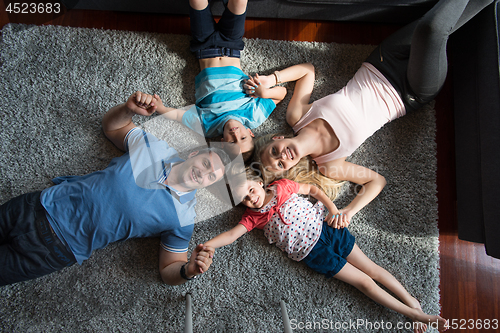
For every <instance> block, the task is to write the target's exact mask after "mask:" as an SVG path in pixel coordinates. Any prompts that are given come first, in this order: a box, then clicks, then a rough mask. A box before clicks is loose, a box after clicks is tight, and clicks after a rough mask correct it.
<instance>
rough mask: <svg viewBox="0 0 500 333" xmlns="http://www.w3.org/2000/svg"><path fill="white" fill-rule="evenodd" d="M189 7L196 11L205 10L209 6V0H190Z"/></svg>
mask: <svg viewBox="0 0 500 333" xmlns="http://www.w3.org/2000/svg"><path fill="white" fill-rule="evenodd" d="M189 6H190V7H191V8H193V9H196V10H203V9H205V8H207V6H208V0H189Z"/></svg>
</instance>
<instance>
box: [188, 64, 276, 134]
mask: <svg viewBox="0 0 500 333" xmlns="http://www.w3.org/2000/svg"><path fill="white" fill-rule="evenodd" d="M245 79H248V76H247V75H245V73H243V71H242V70H241V69H239V68H237V67H234V66H227V67H209V68H205V69H203V70H202V71H201V72H200V73H199V74H198V75H197V76H196V80H195V89H196V92H195V97H196V104H195V105H193V106H192V107H191V108H190V109H189V110H187V111H186V112H185V113H184V115H183V117H182V123H183V124H184V125H185V126H187V127H189V128H190V129H192V130H193V131H196V132H198V133H199V134H201V135H204V136H205V137H207V138H211V137H214V136H217V135H222V132H223V127H224V124H225V123H226V122H227V121H228V120H230V119H235V120H238V121H239V122H241V123H242V124H243V125H245V126H246V127H247V128H250V129H254V128H256V127H258V126H259V125H261V124H262V123H263V122H264V121H265V120H266V119H267V118H268V117H269V115H270V114H271V113H272V112H273V110H274V109H275V108H276V104H274V102H273V101H272V100H271V99H267V98H260V97H259V98H254V97H251V96H249V95H247V94H245V92H244V90H243V84H244V80H245ZM200 124H201V126H202V127H201V128H200ZM200 131H202V132H200Z"/></svg>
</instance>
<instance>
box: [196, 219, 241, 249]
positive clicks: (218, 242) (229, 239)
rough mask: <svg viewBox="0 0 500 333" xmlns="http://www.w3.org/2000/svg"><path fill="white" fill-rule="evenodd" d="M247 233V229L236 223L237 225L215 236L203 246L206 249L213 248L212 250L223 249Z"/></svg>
mask: <svg viewBox="0 0 500 333" xmlns="http://www.w3.org/2000/svg"><path fill="white" fill-rule="evenodd" d="M247 232H248V230H247V228H246V227H245V226H244V225H243V224H240V223H238V225H237V226H235V227H234V228H233V229H231V230H228V231H226V232H223V233H222V234H220V235H217V236H215V237H214V238H212V239H211V240H209V241H207V242H205V243H204V244H203V245H205V246H206V247H213V248H214V249H217V248H219V247H223V246H226V245H229V244H231V243H233V242H234V241H236V240H237V239H238V238H240V237H241V236H243V235H244V234H246V233H247Z"/></svg>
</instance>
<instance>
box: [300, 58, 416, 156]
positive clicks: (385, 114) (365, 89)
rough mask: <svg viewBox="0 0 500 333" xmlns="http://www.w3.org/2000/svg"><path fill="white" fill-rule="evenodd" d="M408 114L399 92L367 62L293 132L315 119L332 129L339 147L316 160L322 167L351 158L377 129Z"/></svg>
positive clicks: (315, 108)
mask: <svg viewBox="0 0 500 333" xmlns="http://www.w3.org/2000/svg"><path fill="white" fill-rule="evenodd" d="M405 113H406V111H405V107H404V104H403V101H402V99H401V97H400V96H399V94H398V92H397V91H396V90H395V89H394V87H393V86H392V85H391V84H390V83H389V81H387V79H386V78H385V77H384V76H383V75H382V73H380V72H379V71H378V70H377V69H376V68H375V67H373V65H372V64H370V63H367V62H365V63H363V64H362V66H361V68H360V69H359V70H358V71H357V72H356V74H355V75H354V77H353V78H352V79H351V80H350V81H349V82H348V83H347V84H346V86H345V87H344V88H342V89H341V90H339V91H338V92H336V93H334V94H331V95H328V96H326V97H323V98H321V99H319V100H317V101H315V102H314V103H313V104H312V106H311V109H309V111H308V112H307V113H306V114H305V115H304V116H303V117H302V118H301V119H300V120H299V121H298V122H297V123H296V124H295V125H294V126H293V131H294V132H295V133H298V132H299V131H300V130H301V129H302V128H304V127H305V126H307V125H309V124H310V123H311V122H312V121H313V120H316V119H323V120H325V121H326V122H327V123H328V124H329V125H330V126H331V128H332V130H333V131H334V132H335V135H336V136H337V138H338V139H339V143H340V144H339V147H338V148H337V149H335V150H334V151H332V152H330V153H328V154H325V155H322V156H318V157H316V158H315V159H314V160H315V161H316V163H318V164H322V163H326V162H330V161H333V160H336V159H339V158H343V157H347V156H349V155H351V154H352V153H353V152H354V151H355V150H356V149H357V148H358V147H359V146H360V145H361V144H362V143H363V142H364V141H365V140H366V139H367V138H369V137H370V136H371V135H372V134H373V133H375V132H376V131H377V130H378V129H380V128H381V127H382V126H384V125H385V124H386V123H388V122H390V121H392V120H394V119H396V118H399V117H401V116H403V115H405Z"/></svg>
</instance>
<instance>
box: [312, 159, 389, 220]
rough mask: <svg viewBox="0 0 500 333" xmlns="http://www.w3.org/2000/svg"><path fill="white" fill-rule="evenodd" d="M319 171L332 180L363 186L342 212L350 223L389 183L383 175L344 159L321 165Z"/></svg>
mask: <svg viewBox="0 0 500 333" xmlns="http://www.w3.org/2000/svg"><path fill="white" fill-rule="evenodd" d="M319 170H320V171H321V173H322V174H323V175H325V176H327V177H330V178H332V179H337V180H347V181H350V182H353V183H356V184H359V185H363V189H362V190H361V191H360V192H359V193H358V194H357V195H356V197H355V198H354V199H353V200H352V201H351V203H350V204H349V205H347V206H346V207H344V208H343V209H341V210H340V212H341V213H342V214H345V217H346V218H347V220H348V221H350V220H351V218H352V217H353V216H354V215H355V214H356V213H357V212H359V211H360V210H361V208H363V207H365V206H366V205H368V204H369V203H370V202H371V201H372V200H373V199H375V198H376V197H377V195H378V194H379V193H380V192H381V191H382V189H383V188H384V187H385V184H386V183H387V182H386V180H385V178H384V176H382V175H381V174H379V173H377V172H375V171H373V170H371V169H368V168H365V167H362V166H360V165H357V164H354V163H350V162H347V161H345V160H344V159H340V160H335V161H331V162H328V163H324V164H320V165H319Z"/></svg>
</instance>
